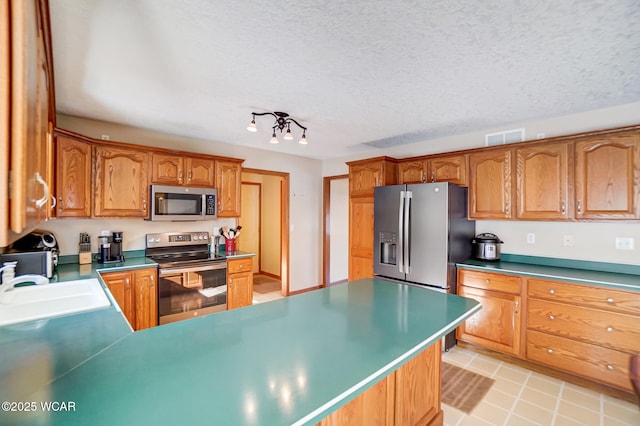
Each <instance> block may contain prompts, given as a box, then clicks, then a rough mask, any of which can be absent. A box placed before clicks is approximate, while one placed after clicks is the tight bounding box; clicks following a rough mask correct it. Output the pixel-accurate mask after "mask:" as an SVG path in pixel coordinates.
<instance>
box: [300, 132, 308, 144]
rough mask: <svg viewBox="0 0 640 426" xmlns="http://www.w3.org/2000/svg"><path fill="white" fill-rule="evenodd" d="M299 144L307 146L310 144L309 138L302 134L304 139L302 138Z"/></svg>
mask: <svg viewBox="0 0 640 426" xmlns="http://www.w3.org/2000/svg"><path fill="white" fill-rule="evenodd" d="M298 143H299V144H301V145H306V144H307V143H308V142H307V136H306V135H305V134H304V133H303V134H302V137H301V138H300V140H299V141H298Z"/></svg>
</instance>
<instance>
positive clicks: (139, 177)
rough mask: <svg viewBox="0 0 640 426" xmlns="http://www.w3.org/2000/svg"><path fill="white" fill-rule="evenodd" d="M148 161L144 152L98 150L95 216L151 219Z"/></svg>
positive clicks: (115, 149) (117, 149)
mask: <svg viewBox="0 0 640 426" xmlns="http://www.w3.org/2000/svg"><path fill="white" fill-rule="evenodd" d="M148 160H149V158H148V155H147V153H146V152H144V151H138V150H135V149H128V148H116V147H113V146H107V145H105V146H97V147H96V151H95V167H96V175H95V183H94V185H95V189H94V194H95V198H94V205H93V207H94V216H120V217H146V216H147V197H148V192H149V181H148V177H147V164H148Z"/></svg>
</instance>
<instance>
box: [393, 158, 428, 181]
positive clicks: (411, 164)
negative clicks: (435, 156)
mask: <svg viewBox="0 0 640 426" xmlns="http://www.w3.org/2000/svg"><path fill="white" fill-rule="evenodd" d="M426 181H427V160H409V161H401V162H399V163H398V184H404V183H422V182H426Z"/></svg>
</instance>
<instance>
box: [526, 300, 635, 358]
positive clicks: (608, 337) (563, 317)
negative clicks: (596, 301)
mask: <svg viewBox="0 0 640 426" xmlns="http://www.w3.org/2000/svg"><path fill="white" fill-rule="evenodd" d="M527 321H528V328H529V329H530V330H537V331H541V332H546V333H551V334H555V335H558V336H563V337H568V338H571V339H576V340H580V341H584V342H587V343H592V344H596V345H599V346H604V347H608V348H610V349H615V350H620V351H625V352H629V353H636V352H640V321H638V319H637V318H636V317H633V316H631V315H624V314H619V313H614V312H606V311H600V310H596V309H591V308H583V307H580V306H574V305H567V304H563V303H555V302H548V301H544V300H537V299H529V303H528V320H527Z"/></svg>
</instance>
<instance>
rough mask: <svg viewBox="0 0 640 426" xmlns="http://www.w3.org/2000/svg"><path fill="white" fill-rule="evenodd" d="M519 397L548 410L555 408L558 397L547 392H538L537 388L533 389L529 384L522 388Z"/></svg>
mask: <svg viewBox="0 0 640 426" xmlns="http://www.w3.org/2000/svg"><path fill="white" fill-rule="evenodd" d="M520 399H521V400H522V401H527V402H530V403H531V404H534V405H537V406H539V407H542V408H545V409H547V410H550V411H555V410H556V403H557V401H558V398H556V397H554V396H552V395H549V394H548V393H544V392H540V391H539V390H537V389H533V388H531V387H529V386H527V387H525V388H524V389H523V390H522V393H521V394H520Z"/></svg>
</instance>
